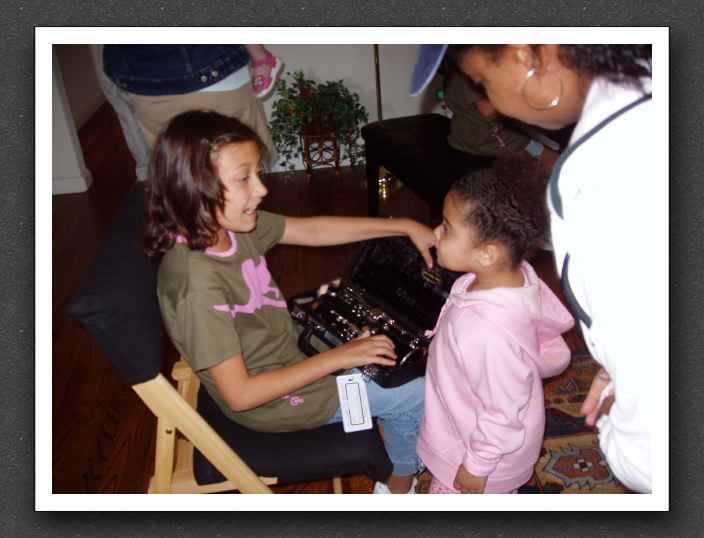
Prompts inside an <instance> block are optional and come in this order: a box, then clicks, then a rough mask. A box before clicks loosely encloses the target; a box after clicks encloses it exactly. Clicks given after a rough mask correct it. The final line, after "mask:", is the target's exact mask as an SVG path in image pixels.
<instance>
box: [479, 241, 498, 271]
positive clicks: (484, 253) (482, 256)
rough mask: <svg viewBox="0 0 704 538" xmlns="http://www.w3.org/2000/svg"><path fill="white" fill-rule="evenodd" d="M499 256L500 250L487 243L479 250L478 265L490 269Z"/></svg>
mask: <svg viewBox="0 0 704 538" xmlns="http://www.w3.org/2000/svg"><path fill="white" fill-rule="evenodd" d="M500 255H501V252H500V249H499V247H498V246H497V245H495V244H494V243H487V244H485V245H483V246H482V247H481V249H480V250H479V263H480V264H481V266H482V267H491V266H492V265H494V264H495V263H496V262H497V261H499V256H500Z"/></svg>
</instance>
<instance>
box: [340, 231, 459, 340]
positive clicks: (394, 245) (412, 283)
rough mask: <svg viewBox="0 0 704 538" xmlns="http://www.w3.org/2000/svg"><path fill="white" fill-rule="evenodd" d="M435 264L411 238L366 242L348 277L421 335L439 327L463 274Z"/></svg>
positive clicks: (369, 296) (390, 238)
mask: <svg viewBox="0 0 704 538" xmlns="http://www.w3.org/2000/svg"><path fill="white" fill-rule="evenodd" d="M432 254H433V267H432V268H431V269H428V267H427V266H426V264H425V261H424V260H423V257H422V256H421V255H420V252H418V249H416V247H415V245H414V244H413V243H412V242H411V240H410V239H408V238H407V237H385V238H382V239H374V240H370V241H365V242H364V243H363V244H362V246H361V247H360V250H359V252H358V253H357V255H356V257H355V259H354V260H353V261H352V264H351V266H350V270H349V273H348V276H347V280H348V281H349V282H350V283H352V284H354V285H355V286H357V287H358V288H360V289H361V290H362V291H364V294H365V296H367V298H368V300H370V301H373V302H375V303H377V306H379V307H380V308H382V309H383V310H385V311H386V312H387V313H389V314H390V315H391V316H393V317H394V318H397V319H400V320H403V321H404V322H405V323H406V324H407V325H408V326H409V327H411V328H413V329H414V330H415V331H416V332H417V333H418V334H419V335H423V334H424V333H425V331H426V330H432V329H433V327H435V322H436V321H437V318H438V315H439V314H440V310H441V309H442V306H443V304H445V300H446V299H447V297H448V295H449V293H450V290H451V289H452V284H453V283H454V281H455V280H456V279H457V278H458V277H459V276H460V274H461V273H456V272H453V271H448V270H447V269H444V268H442V267H440V266H439V265H438V264H437V260H436V257H435V249H433V250H432Z"/></svg>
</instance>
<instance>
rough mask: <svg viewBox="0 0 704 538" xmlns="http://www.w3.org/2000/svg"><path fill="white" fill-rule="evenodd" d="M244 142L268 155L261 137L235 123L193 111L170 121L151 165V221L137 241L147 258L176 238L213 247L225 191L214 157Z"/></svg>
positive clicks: (193, 246) (197, 246)
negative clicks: (225, 146)
mask: <svg viewBox="0 0 704 538" xmlns="http://www.w3.org/2000/svg"><path fill="white" fill-rule="evenodd" d="M242 142H255V143H256V144H257V147H258V149H259V154H260V155H262V156H265V155H266V148H265V147H264V144H263V143H262V141H261V140H260V139H259V137H258V136H257V134H256V133H255V132H254V131H253V130H252V129H250V128H249V127H247V126H246V125H244V124H243V123H241V122H240V121H239V120H237V119H235V118H231V117H227V116H223V115H221V114H218V113H216V112H206V111H190V112H184V113H183V114H179V115H178V116H176V117H174V118H173V119H172V120H171V122H169V124H168V126H167V127H166V129H165V130H164V131H163V132H162V133H161V134H160V135H159V137H158V138H157V141H156V144H155V147H154V151H153V153H152V157H151V160H150V162H149V172H148V184H147V189H146V197H147V200H146V207H147V222H146V224H145V225H144V228H143V229H142V232H141V234H140V239H139V243H140V246H141V247H142V250H143V251H144V252H145V253H146V254H147V255H148V256H150V257H159V256H161V255H162V254H164V252H166V251H167V250H169V249H170V248H171V247H172V246H173V245H174V242H175V241H176V236H177V235H181V236H184V237H185V238H186V240H187V241H188V246H189V247H190V248H191V249H198V250H202V249H204V248H206V247H208V246H212V245H214V244H215V242H216V240H217V232H218V230H219V229H220V225H219V224H218V220H217V213H218V210H220V211H223V210H224V208H225V191H224V187H223V185H222V183H221V181H220V178H219V177H218V175H217V171H216V168H215V165H214V164H213V157H214V156H215V155H216V153H217V150H218V149H219V148H220V147H222V146H223V145H225V144H231V143H242ZM263 161H266V159H263Z"/></svg>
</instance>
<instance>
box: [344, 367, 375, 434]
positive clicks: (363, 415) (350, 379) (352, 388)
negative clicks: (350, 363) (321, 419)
mask: <svg viewBox="0 0 704 538" xmlns="http://www.w3.org/2000/svg"><path fill="white" fill-rule="evenodd" d="M336 380H337V394H338V396H339V397H340V408H341V410H342V426H343V428H344V430H345V432H347V433H350V432H356V431H359V430H368V429H370V428H371V427H372V415H371V412H370V410H369V399H368V398H367V386H366V384H365V383H364V380H363V379H362V374H360V373H356V374H348V375H339V376H337V378H336Z"/></svg>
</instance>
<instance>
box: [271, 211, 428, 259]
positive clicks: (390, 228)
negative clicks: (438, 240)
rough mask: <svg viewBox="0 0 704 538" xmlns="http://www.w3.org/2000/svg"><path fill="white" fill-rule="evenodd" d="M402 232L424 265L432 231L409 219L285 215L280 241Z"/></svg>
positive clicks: (319, 243)
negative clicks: (423, 261)
mask: <svg viewBox="0 0 704 538" xmlns="http://www.w3.org/2000/svg"><path fill="white" fill-rule="evenodd" d="M397 235H406V236H408V238H409V239H410V240H411V241H413V244H414V245H415V246H416V248H418V251H419V252H420V253H421V255H422V256H423V259H424V260H425V263H426V265H427V266H428V267H432V265H433V260H432V257H431V256H430V247H432V246H433V245H434V244H435V235H434V234H433V230H432V229H431V228H429V227H428V226H426V225H424V224H421V223H420V222H417V221H415V220H412V219H406V218H400V219H382V218H373V217H337V216H330V217H286V228H285V229H284V235H283V237H282V238H281V243H283V244H287V245H303V246H309V247H325V246H330V245H343V244H345V243H354V242H356V241H365V240H367V239H376V238H378V237H387V236H397Z"/></svg>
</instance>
